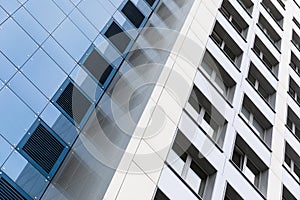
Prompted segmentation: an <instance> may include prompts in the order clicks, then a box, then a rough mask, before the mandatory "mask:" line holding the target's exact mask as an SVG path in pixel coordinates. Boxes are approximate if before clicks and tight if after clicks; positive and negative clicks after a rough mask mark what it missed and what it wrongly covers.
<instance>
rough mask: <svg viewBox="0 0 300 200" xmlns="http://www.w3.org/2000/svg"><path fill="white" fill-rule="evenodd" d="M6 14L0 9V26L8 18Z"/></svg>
mask: <svg viewBox="0 0 300 200" xmlns="http://www.w3.org/2000/svg"><path fill="white" fill-rule="evenodd" d="M8 16H9V15H8V14H7V13H6V12H5V11H4V10H3V9H2V8H1V7H0V24H1V23H2V22H3V21H4V20H5V19H7V18H8Z"/></svg>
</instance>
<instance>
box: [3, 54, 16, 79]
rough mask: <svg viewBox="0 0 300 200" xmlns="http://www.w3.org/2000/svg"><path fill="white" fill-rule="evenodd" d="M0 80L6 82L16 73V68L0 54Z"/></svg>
mask: <svg viewBox="0 0 300 200" xmlns="http://www.w3.org/2000/svg"><path fill="white" fill-rule="evenodd" d="M0 63H1V64H0V72H1V73H0V79H1V80H2V81H3V82H7V81H8V80H9V79H10V78H11V77H12V76H13V75H14V74H15V73H16V72H17V68H15V67H14V65H13V64H12V63H11V62H10V61H9V60H7V58H5V57H4V56H3V54H1V53H0Z"/></svg>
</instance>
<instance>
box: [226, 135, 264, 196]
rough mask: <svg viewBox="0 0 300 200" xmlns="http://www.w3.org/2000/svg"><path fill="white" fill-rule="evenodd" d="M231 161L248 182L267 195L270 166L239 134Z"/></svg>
mask: <svg viewBox="0 0 300 200" xmlns="http://www.w3.org/2000/svg"><path fill="white" fill-rule="evenodd" d="M231 161H232V163H233V164H234V165H235V166H236V168H237V169H239V170H240V172H241V173H242V174H243V175H244V176H245V177H246V178H247V180H248V182H250V183H251V184H252V185H253V186H254V188H255V189H256V190H258V191H259V192H260V194H261V195H262V196H264V197H265V196H266V193H267V180H268V167H267V165H266V164H265V163H264V162H263V161H262V160H261V159H260V158H259V156H258V155H257V154H256V153H255V152H254V151H253V150H252V149H251V147H250V146H249V145H248V144H247V143H246V142H245V141H244V140H243V139H242V138H241V137H240V136H239V135H237V137H236V141H235V145H234V150H233V153H232V157H231Z"/></svg>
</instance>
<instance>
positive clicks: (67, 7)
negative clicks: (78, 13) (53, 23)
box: [53, 0, 74, 15]
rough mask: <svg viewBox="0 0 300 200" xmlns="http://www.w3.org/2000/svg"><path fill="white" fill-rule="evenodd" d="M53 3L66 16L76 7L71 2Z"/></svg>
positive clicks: (62, 0) (57, 1) (66, 0)
mask: <svg viewBox="0 0 300 200" xmlns="http://www.w3.org/2000/svg"><path fill="white" fill-rule="evenodd" d="M53 2H54V3H55V4H56V5H57V6H58V7H59V8H60V9H61V10H62V11H63V12H64V13H65V14H66V15H68V14H69V13H70V12H71V11H72V9H73V8H74V5H73V4H72V3H71V2H70V1H69V0H53Z"/></svg>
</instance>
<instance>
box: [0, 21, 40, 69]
mask: <svg viewBox="0 0 300 200" xmlns="http://www.w3.org/2000/svg"><path fill="white" fill-rule="evenodd" d="M37 48H38V46H37V44H36V43H35V42H34V41H33V40H32V39H31V38H30V37H29V36H28V35H27V34H26V33H25V32H24V31H23V30H22V29H21V27H19V26H18V25H17V24H16V23H15V22H14V21H13V20H12V19H8V20H7V21H5V23H3V24H2V25H1V31H0V49H1V51H2V52H3V53H4V54H5V55H6V56H7V57H8V58H9V59H10V60H11V61H12V62H13V63H14V64H15V65H16V66H17V67H18V68H20V67H21V66H22V65H23V64H24V62H25V61H26V60H27V59H28V57H29V56H31V55H32V54H33V52H34V51H35V50H36V49H37Z"/></svg>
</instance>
